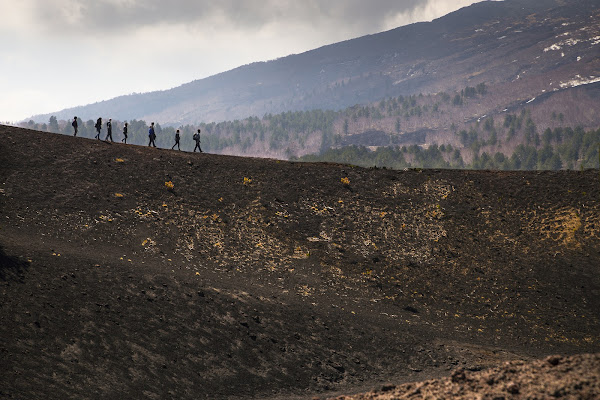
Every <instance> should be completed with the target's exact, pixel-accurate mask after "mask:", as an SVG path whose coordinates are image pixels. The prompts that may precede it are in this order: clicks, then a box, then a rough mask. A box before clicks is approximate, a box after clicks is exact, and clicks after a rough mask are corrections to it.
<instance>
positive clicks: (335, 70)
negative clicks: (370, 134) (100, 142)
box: [34, 0, 600, 125]
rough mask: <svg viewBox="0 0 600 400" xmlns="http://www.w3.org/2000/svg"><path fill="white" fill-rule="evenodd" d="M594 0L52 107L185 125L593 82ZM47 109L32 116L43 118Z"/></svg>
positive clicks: (504, 11)
mask: <svg viewBox="0 0 600 400" xmlns="http://www.w3.org/2000/svg"><path fill="white" fill-rule="evenodd" d="M598 12H599V11H598V4H597V2H595V1H592V0H584V1H575V0H545V1H536V2H534V1H530V0H507V1H502V2H482V3H476V4H474V5H472V6H470V7H467V8H464V9H461V10H459V11H457V12H455V13H452V14H449V15H447V16H445V17H442V18H439V19H437V20H435V21H432V22H429V23H417V24H412V25H409V26H404V27H400V28H397V29H394V30H391V31H388V32H383V33H379V34H375V35H369V36H365V37H361V38H357V39H352V40H348V41H345V42H341V43H337V44H333V45H329V46H324V47H322V48H319V49H316V50H312V51H309V52H306V53H302V54H297V55H291V56H287V57H283V58H281V59H278V60H274V61H269V62H261V63H254V64H250V65H246V66H242V67H239V68H236V69H234V70H232V71H228V72H224V73H221V74H218V75H215V76H213V77H209V78H206V79H202V80H198V81H194V82H191V83H188V84H185V85H182V86H180V87H177V88H174V89H170V90H165V91H159V92H152V93H147V94H136V95H130V96H122V97H119V98H116V99H113V100H108V101H104V102H100V103H97V104H93V105H88V106H83V107H77V108H72V109H68V110H63V111H61V112H57V113H52V114H53V115H56V116H58V117H59V118H61V119H66V120H68V119H70V118H72V116H73V115H78V116H80V117H81V118H83V119H95V118H96V117H97V116H99V115H102V116H105V117H108V116H110V117H112V118H115V119H120V120H131V119H134V118H137V119H146V120H154V121H158V122H160V123H161V124H173V125H179V124H187V123H193V124H194V123H199V122H211V121H223V120H233V119H240V118H245V117H248V116H252V115H257V116H262V115H264V114H265V113H277V112H282V111H288V110H308V109H316V108H323V109H341V108H344V107H348V106H352V105H354V104H360V103H367V102H371V101H377V100H380V99H382V98H384V97H387V96H398V95H409V94H416V93H420V92H422V93H436V92H440V91H454V90H460V89H461V88H463V87H465V86H466V85H472V86H474V85H476V84H478V83H480V82H487V83H488V85H489V86H490V87H491V88H492V90H493V91H494V93H495V95H496V96H497V99H496V101H495V102H494V103H493V104H488V105H486V107H487V109H483V110H481V112H480V114H479V115H483V114H485V113H486V112H488V111H491V110H493V109H500V110H501V109H502V108H500V107H504V106H506V105H507V103H509V102H512V101H515V100H519V99H523V100H526V99H530V98H532V97H535V96H537V95H540V94H542V93H544V92H547V91H552V90H555V89H557V90H560V89H561V88H563V85H565V87H570V86H572V82H573V81H574V80H578V81H580V82H581V81H590V80H593V79H594V78H595V77H597V71H598V62H599V59H598V56H597V54H598V40H599V39H598V37H600V27H599V26H598V24H597V21H598V19H599V18H598ZM49 115H50V114H48V115H40V116H36V117H34V120H36V121H47V120H48V117H49Z"/></svg>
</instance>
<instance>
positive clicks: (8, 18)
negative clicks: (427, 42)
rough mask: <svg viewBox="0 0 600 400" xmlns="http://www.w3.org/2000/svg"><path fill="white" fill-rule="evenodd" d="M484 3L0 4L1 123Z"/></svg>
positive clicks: (27, 0)
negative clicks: (0, 44)
mask: <svg viewBox="0 0 600 400" xmlns="http://www.w3.org/2000/svg"><path fill="white" fill-rule="evenodd" d="M477 1H480V0H301V1H299V0H169V1H164V0H18V1H17V0H0V15H2V24H0V40H1V42H0V43H2V46H1V47H0V121H2V122H6V121H11V122H16V121H19V120H22V119H25V118H28V117H30V116H32V115H34V114H42V113H50V112H53V111H59V110H62V109H64V108H68V107H74V106H79V105H85V104H89V103H94V102H96V101H101V100H107V99H110V98H113V97H116V96H119V95H123V94H130V93H134V92H138V93H140V92H148V91H152V90H164V89H170V88H172V87H175V86H179V85H181V84H184V83H187V82H190V81H193V80H195V79H201V78H205V77H208V76H211V75H214V74H217V73H219V72H223V71H227V70H230V69H233V68H236V67H239V66H241V65H244V64H249V63H252V62H255V61H267V60H272V59H275V58H279V57H283V56H286V55H289V54H295V53H301V52H304V51H307V50H311V49H314V48H317V47H320V46H323V45H326V44H331V43H335V42H339V41H342V40H347V39H351V38H355V37H359V36H363V35H366V34H371V33H377V32H382V31H385V30H388V29H392V28H396V27H399V26H402V25H407V24H410V23H413V22H419V21H430V20H432V19H435V18H438V17H441V16H443V15H445V14H447V13H449V12H452V11H455V10H457V9H459V8H461V7H465V6H468V5H470V4H472V3H475V2H477Z"/></svg>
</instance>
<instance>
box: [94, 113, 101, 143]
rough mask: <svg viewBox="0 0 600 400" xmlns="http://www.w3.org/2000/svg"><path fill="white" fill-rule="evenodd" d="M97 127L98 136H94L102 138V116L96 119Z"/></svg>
mask: <svg viewBox="0 0 600 400" xmlns="http://www.w3.org/2000/svg"><path fill="white" fill-rule="evenodd" d="M94 126H95V127H96V131H97V132H98V133H97V134H96V136H94V137H95V138H96V139H98V140H100V130H101V129H102V117H100V118H98V119H97V120H96V125H94Z"/></svg>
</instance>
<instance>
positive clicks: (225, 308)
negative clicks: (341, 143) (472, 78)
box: [0, 126, 600, 399]
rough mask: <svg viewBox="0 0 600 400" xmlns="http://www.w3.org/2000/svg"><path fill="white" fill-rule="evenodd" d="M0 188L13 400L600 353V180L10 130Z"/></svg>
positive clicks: (339, 390) (335, 378)
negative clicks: (234, 153) (199, 149)
mask: <svg viewBox="0 0 600 400" xmlns="http://www.w3.org/2000/svg"><path fill="white" fill-rule="evenodd" d="M168 182H170V183H168ZM0 185H1V186H0V266H1V267H0V337H1V338H2V341H0V364H2V369H3V371H4V372H3V374H2V375H1V377H0V397H3V398H30V399H36V398H40V399H41V398H44V399H52V398H56V399H58V398H60V399H68V398H73V399H75V398H156V399H159V398H160V399H162V398H178V399H182V398H207V399H224V398H281V399H283V398H286V399H288V398H297V399H305V398H312V397H315V396H320V397H327V396H329V397H331V396H340V395H345V394H348V393H358V392H361V391H367V390H370V389H372V388H375V387H381V385H382V384H384V383H386V384H387V383H388V382H393V383H394V385H401V384H403V383H406V382H414V381H422V380H426V379H432V378H442V377H444V376H450V375H452V374H453V373H454V374H455V371H456V370H457V368H463V369H464V370H465V371H466V372H465V382H469V379H479V378H476V377H477V376H478V375H474V374H475V373H474V372H472V371H480V370H482V369H484V368H489V367H494V366H498V365H504V364H503V363H504V362H506V361H514V360H519V361H518V363H521V362H523V361H528V360H529V361H531V360H534V359H543V358H544V357H547V356H549V355H553V354H558V355H560V356H561V357H565V358H561V360H565V363H567V362H571V361H569V360H570V359H569V358H566V356H569V355H578V354H585V353H598V352H599V351H600V341H599V337H600V335H599V333H600V320H599V314H598V311H597V310H599V309H600V273H599V270H598V265H600V240H598V238H599V229H600V205H599V204H600V203H599V201H598V200H599V199H600V197H599V196H600V185H599V175H598V171H582V172H573V171H571V172H567V171H560V172H540V173H538V172H490V171H442V170H410V171H391V170H383V169H361V168H356V167H352V166H348V165H336V164H301V163H288V162H280V161H275V160H264V159H251V158H238V157H226V156H216V155H211V154H192V153H184V152H177V151H170V150H160V149H153V148H152V149H150V148H146V147H138V146H131V145H123V144H120V143H119V144H117V143H105V142H102V141H94V140H89V139H80V138H73V137H68V136H61V135H52V134H47V133H40V132H32V131H27V130H24V129H18V128H12V127H4V126H0ZM582 357H583V356H582ZM587 357H591V358H582V359H580V360H583V361H581V362H582V363H583V362H586V363H587V362H588V361H586V360H591V361H589V362H594V361H593V360H597V358H594V356H587ZM539 362H540V363H542V364H541V365H545V364H543V362H544V361H539ZM511 365H514V367H510V368H514V369H516V370H519V368H521V364H511ZM523 365H528V364H523ZM560 365H561V364H559V366H560ZM585 365H587V364H585ZM590 365H596V366H597V363H596V364H590ZM500 368H504V367H500ZM552 370H554V369H552ZM552 370H549V372H551V371H552ZM588 370H589V371H590V373H592V375H593V374H594V368H593V367H590V368H588ZM540 371H543V369H542V370H540ZM595 373H596V375H594V376H596V377H597V376H598V374H599V373H598V370H597V367H596V368H595ZM477 374H485V372H478V373H477ZM448 379H449V378H448ZM511 379H512V378H511ZM590 379H591V378H590ZM594 379H597V378H594ZM439 382H445V381H439ZM523 382H526V381H523ZM590 382H597V381H593V380H590ZM463 383H464V382H463ZM503 384H504V383H503ZM415 385H416V384H413V386H412V387H414V388H416V386H415ZM467 386H468V385H467ZM467 386H465V385H463V387H465V388H467ZM525 386H527V384H519V392H520V393H527V390H528V389H526V387H525ZM397 387H398V388H400V387H401V386H397ZM499 387H500V386H494V387H493V389H494V390H496V389H498V388H499ZM589 387H590V388H592V389H590V390H596V392H593V391H590V392H585V393H591V395H592V396H593V395H594V394H595V395H599V394H598V391H597V383H596V386H594V385H593V384H590V386H589ZM582 388H583V389H586V390H587V388H588V386H586V387H585V388H584V387H583V386H582ZM594 388H596V389H594ZM583 389H582V390H583ZM394 390H395V389H394ZM449 390H453V389H451V388H449ZM465 390H466V389H465ZM498 390H500V389H498ZM500 391H502V390H500ZM423 393H426V392H425V391H423ZM448 393H450V392H448ZM539 393H540V394H539V398H544V397H543V396H544V394H543V393H545V392H541V391H540V392H539ZM569 393H571V392H569ZM582 393H584V392H582ZM505 395H506V393H505ZM509 395H512V394H511V393H509ZM448 396H450V395H449V394H448ZM531 398H533V397H531Z"/></svg>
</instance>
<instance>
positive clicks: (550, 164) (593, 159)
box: [295, 128, 600, 170]
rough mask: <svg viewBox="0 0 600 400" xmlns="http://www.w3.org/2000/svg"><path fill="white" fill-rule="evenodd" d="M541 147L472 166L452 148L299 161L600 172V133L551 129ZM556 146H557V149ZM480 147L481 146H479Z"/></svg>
mask: <svg viewBox="0 0 600 400" xmlns="http://www.w3.org/2000/svg"><path fill="white" fill-rule="evenodd" d="M463 137H464V140H465V142H464V144H465V145H470V146H466V147H470V148H471V149H473V144H475V143H481V142H479V139H478V135H477V132H476V131H474V130H471V131H470V132H466V131H463V132H461V141H462V139H463ZM542 141H543V142H542V144H541V146H540V147H536V146H534V145H527V144H519V145H518V146H517V147H516V148H515V150H514V152H513V153H512V154H511V155H510V156H506V155H504V154H503V153H501V152H496V153H494V154H488V153H487V152H483V153H481V154H476V155H475V156H474V157H473V160H472V162H471V163H468V164H467V163H465V162H464V160H463V157H462V155H461V151H460V150H459V149H455V148H453V147H452V146H451V145H441V146H437V145H432V146H429V147H427V148H424V147H420V146H416V145H412V146H409V147H406V146H403V147H398V146H394V147H380V148H378V149H376V150H375V151H371V150H369V149H368V148H366V147H363V146H348V147H343V148H339V149H330V150H328V151H326V152H324V153H322V154H318V155H306V156H303V157H299V158H296V159H295V160H298V161H312V162H315V161H327V162H339V163H348V164H354V165H359V166H363V167H375V166H376V167H385V168H394V169H401V168H467V169H494V170H559V169H564V168H567V169H574V167H575V166H576V165H578V166H579V168H582V169H584V168H599V163H600V154H599V145H598V144H599V143H600V129H598V130H595V131H594V130H592V131H588V132H585V131H584V130H583V129H582V128H575V129H571V128H556V129H554V130H551V129H547V130H546V131H544V133H543V135H542ZM553 144H554V146H553ZM475 147H477V146H475Z"/></svg>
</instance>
